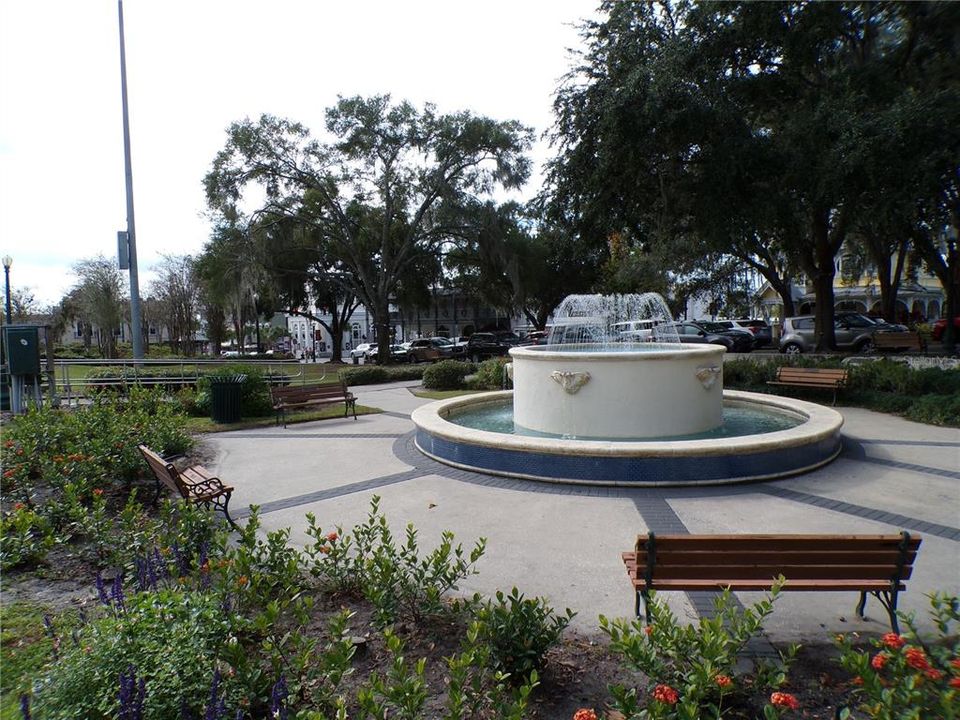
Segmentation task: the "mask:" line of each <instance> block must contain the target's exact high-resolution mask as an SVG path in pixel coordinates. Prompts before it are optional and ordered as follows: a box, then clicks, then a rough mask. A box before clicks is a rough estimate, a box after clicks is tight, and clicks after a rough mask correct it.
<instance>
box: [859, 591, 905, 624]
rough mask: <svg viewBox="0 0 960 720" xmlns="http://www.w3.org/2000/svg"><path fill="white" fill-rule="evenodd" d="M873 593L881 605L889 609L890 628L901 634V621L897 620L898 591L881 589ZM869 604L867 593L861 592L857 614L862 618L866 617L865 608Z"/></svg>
mask: <svg viewBox="0 0 960 720" xmlns="http://www.w3.org/2000/svg"><path fill="white" fill-rule="evenodd" d="M870 594H871V595H873V596H874V597H875V598H876V599H877V600H878V601H879V602H880V604H881V605H883V609H884V610H886V611H887V615H889V616H890V629H891V630H893V632H895V633H897V634H898V635H899V634H900V623H899V622H898V621H897V595H898V593H897V591H895V590H894V591H889V590H881V591H871V593H870ZM866 605H867V593H866V592H861V593H860V602H858V603H857V615H858V616H859V617H860V618H863V619H865V618H866V616H865V615H864V614H863V611H864V608H865V607H866Z"/></svg>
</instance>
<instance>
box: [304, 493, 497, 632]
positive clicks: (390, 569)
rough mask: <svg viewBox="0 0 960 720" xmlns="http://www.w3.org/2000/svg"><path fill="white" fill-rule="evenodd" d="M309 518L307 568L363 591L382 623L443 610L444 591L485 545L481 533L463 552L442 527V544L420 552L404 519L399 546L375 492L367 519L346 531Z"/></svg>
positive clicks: (471, 569) (340, 585)
mask: <svg viewBox="0 0 960 720" xmlns="http://www.w3.org/2000/svg"><path fill="white" fill-rule="evenodd" d="M307 521H308V527H307V535H308V536H309V537H311V538H313V540H314V542H313V544H312V545H308V546H307V547H306V553H307V556H308V558H309V559H310V572H311V574H313V576H314V577H316V578H319V579H320V580H321V581H324V582H326V583H327V584H329V585H331V586H332V587H333V588H335V589H338V590H355V591H359V592H360V593H362V594H363V596H364V597H366V599H367V600H369V601H370V602H371V603H372V604H373V606H374V608H375V612H376V618H377V621H378V623H380V624H381V625H382V626H387V625H390V624H391V623H394V622H396V621H397V620H398V619H411V620H414V621H419V620H421V619H423V618H424V617H432V616H436V615H439V614H441V613H443V612H444V610H445V606H444V604H443V601H442V598H443V596H444V595H445V594H446V593H448V592H449V591H451V590H456V588H457V583H458V582H460V581H461V580H463V579H464V578H465V577H468V576H469V575H473V574H475V573H476V570H475V569H474V565H475V564H476V562H477V560H479V559H480V558H481V557H482V556H483V553H484V551H485V548H486V539H484V538H480V539H479V540H477V542H476V544H475V545H474V547H473V550H471V551H470V553H469V554H466V553H465V552H464V550H463V546H462V545H460V544H457V545H454V536H453V533H451V532H443V533H442V534H441V540H440V545H439V546H437V547H436V548H435V549H434V550H432V551H431V552H429V553H427V554H425V555H424V556H423V557H421V555H420V547H419V540H418V538H417V534H418V533H417V529H416V528H415V527H414V526H413V525H412V524H410V525H407V528H406V533H405V538H406V539H405V542H404V544H403V545H400V546H398V545H397V544H396V542H395V541H394V539H393V533H392V532H391V531H390V526H389V524H388V523H387V519H386V517H385V516H384V515H382V514H381V513H380V497H379V496H377V495H374V496H373V499H372V500H371V501H370V512H369V513H368V515H367V519H366V521H365V522H363V523H360V524H358V525H356V526H355V527H354V528H353V531H352V534H346V535H345V534H344V532H343V529H342V528H339V527H338V528H337V529H336V531H334V532H330V533H326V534H325V533H324V532H323V530H322V529H321V528H320V527H319V526H318V525H317V524H316V518H315V517H314V516H313V515H312V514H308V515H307Z"/></svg>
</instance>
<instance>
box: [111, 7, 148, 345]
mask: <svg viewBox="0 0 960 720" xmlns="http://www.w3.org/2000/svg"><path fill="white" fill-rule="evenodd" d="M117 10H118V12H119V14H120V94H121V97H122V100H123V162H124V170H125V173H124V174H125V176H126V181H127V243H128V248H129V253H130V255H129V257H130V332H131V333H132V334H133V357H134V359H135V360H142V359H143V333H142V332H141V330H140V280H139V277H138V274H137V239H136V237H137V236H136V233H135V232H134V222H133V167H132V164H131V162H130V117H129V113H128V112H127V51H126V46H125V45H124V42H123V0H117Z"/></svg>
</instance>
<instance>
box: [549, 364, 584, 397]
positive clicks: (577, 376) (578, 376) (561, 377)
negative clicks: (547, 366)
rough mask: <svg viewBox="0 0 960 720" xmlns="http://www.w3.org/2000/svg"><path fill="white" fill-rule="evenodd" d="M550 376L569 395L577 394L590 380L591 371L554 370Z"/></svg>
mask: <svg viewBox="0 0 960 720" xmlns="http://www.w3.org/2000/svg"><path fill="white" fill-rule="evenodd" d="M550 378H551V379H552V380H553V381H554V382H556V383H557V384H558V385H559V386H560V387H562V388H563V391H564V392H565V393H567V395H576V394H577V391H578V390H579V389H580V388H582V387H583V386H584V385H586V384H587V383H588V382H590V373H588V372H570V371H567V372H563V371H561V370H554V371H553V372H552V373H550Z"/></svg>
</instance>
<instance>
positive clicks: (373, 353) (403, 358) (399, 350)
mask: <svg viewBox="0 0 960 720" xmlns="http://www.w3.org/2000/svg"><path fill="white" fill-rule="evenodd" d="M379 356H380V347H379V346H378V345H371V346H370V347H369V349H368V350H367V354H366V355H365V356H364V362H368V363H375V362H377V361H378V360H379ZM405 362H410V357H409V356H408V355H407V351H406V349H405V348H404V347H403V346H402V345H391V346H390V363H391V364H393V363H405Z"/></svg>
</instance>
